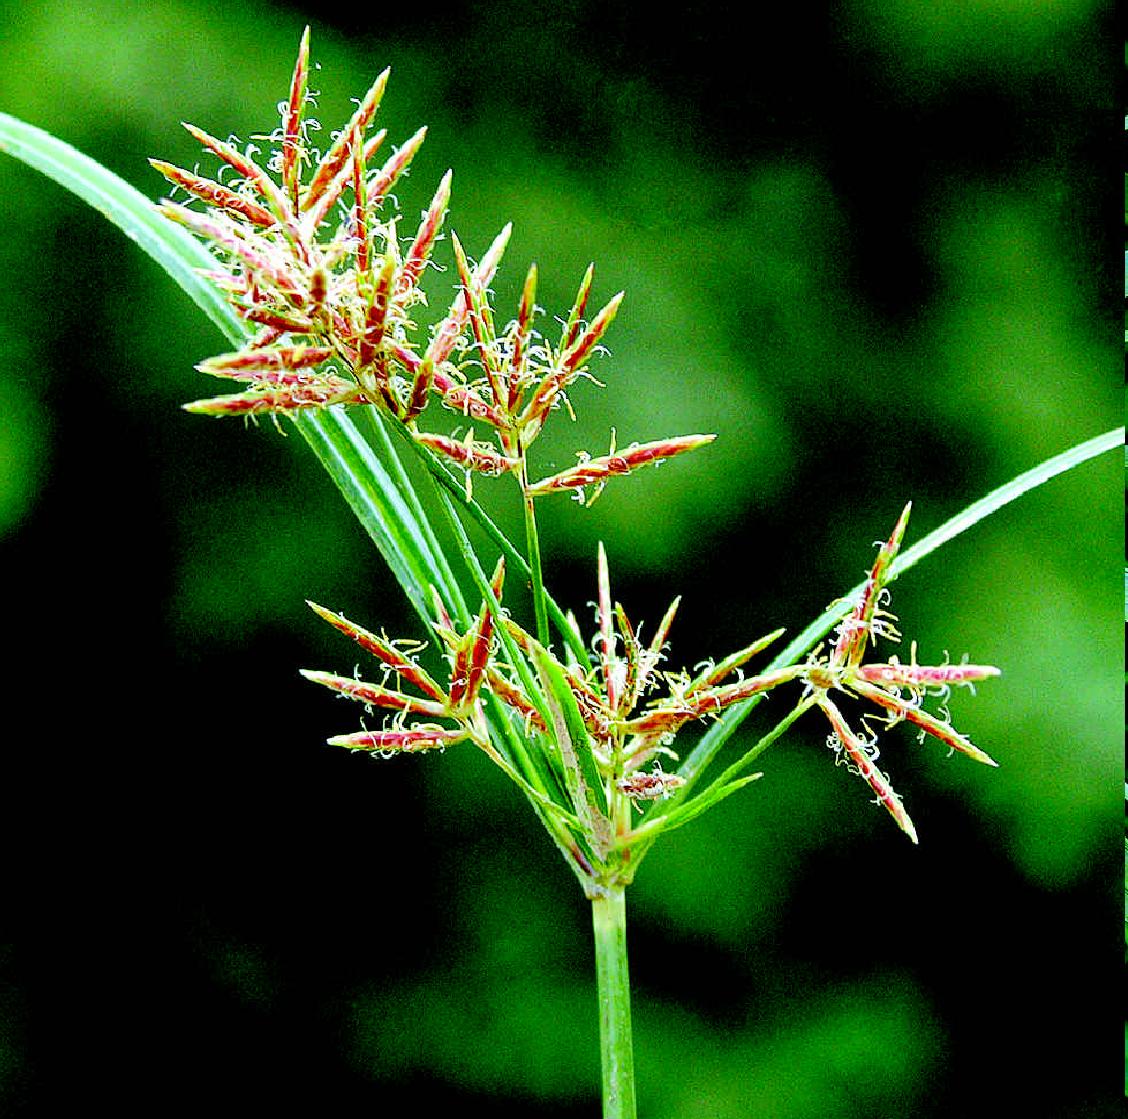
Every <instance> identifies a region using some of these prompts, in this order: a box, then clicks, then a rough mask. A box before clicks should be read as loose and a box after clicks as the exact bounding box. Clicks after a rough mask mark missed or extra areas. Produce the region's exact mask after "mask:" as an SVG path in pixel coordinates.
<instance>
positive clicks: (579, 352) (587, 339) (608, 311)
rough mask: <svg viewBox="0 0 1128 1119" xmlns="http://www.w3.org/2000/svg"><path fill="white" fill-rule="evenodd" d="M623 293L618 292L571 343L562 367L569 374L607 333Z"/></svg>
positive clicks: (584, 359)
mask: <svg viewBox="0 0 1128 1119" xmlns="http://www.w3.org/2000/svg"><path fill="white" fill-rule="evenodd" d="M624 294H625V293H624V292H619V293H618V294H617V295H615V296H614V297H613V298H612V299H611V301H610V302H609V303H608V304H607V305H606V306H605V307H604V308H603V310H601V311H600V312H599V314H598V315H596V316H595V318H594V319H593V320H592V323H591V325H590V326H589V327H588V328H587V330H585V331H584V332H583V334H582V335H581V336H580V337H579V338H578V339H576V341H575V342H573V343H572V344H571V345H570V346H569V347H568V349H567V350H565V352H564V359H563V362H562V364H563V367H564V368H565V369H566V370H568V371H569V372H571V371H573V370H576V369H579V368H580V366H581V365H583V363H584V362H585V361H586V360H587V358H588V356H589V355H590V354H591V351H592V350H593V349H595V347H596V346H597V345H598V343H599V340H600V339H601V338H602V337H603V335H604V334H606V333H607V328H608V327H609V326H610V325H611V323H612V321H613V320H614V318H615V315H616V314H617V313H618V311H619V304H620V303H622V302H623V296H624Z"/></svg>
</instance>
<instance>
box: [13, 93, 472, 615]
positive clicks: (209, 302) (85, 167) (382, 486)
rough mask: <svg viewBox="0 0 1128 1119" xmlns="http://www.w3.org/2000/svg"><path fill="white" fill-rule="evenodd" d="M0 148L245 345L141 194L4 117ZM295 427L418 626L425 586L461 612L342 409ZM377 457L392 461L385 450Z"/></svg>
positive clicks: (195, 251)
mask: <svg viewBox="0 0 1128 1119" xmlns="http://www.w3.org/2000/svg"><path fill="white" fill-rule="evenodd" d="M0 150H3V151H7V152H9V153H10V154H11V155H13V156H15V157H16V158H17V159H19V160H21V161H22V162H24V163H26V164H28V166H30V167H33V168H35V169H36V170H37V171H41V172H42V173H43V174H44V175H47V176H48V177H49V178H52V179H54V180H55V181H56V182H57V183H59V184H60V185H61V186H63V187H66V188H67V189H68V190H70V191H72V192H73V193H74V194H76V195H77V196H78V197H79V198H82V199H83V200H84V201H86V202H88V203H90V205H91V206H93V207H94V208H95V209H96V210H98V211H99V213H101V214H103V215H104V216H105V217H106V218H108V219H109V220H110V221H111V222H113V223H114V225H116V226H117V227H118V228H119V229H121V230H122V232H123V233H125V235H126V236H127V237H129V238H130V239H131V240H133V241H134V242H136V244H138V245H139V246H140V247H141V248H142V249H144V250H145V252H146V253H148V254H149V256H151V257H152V258H153V259H154V260H155V261H156V262H157V263H158V264H159V265H160V266H161V267H162V268H163V269H164V270H165V271H166V272H167V273H168V275H169V276H171V277H172V279H173V280H175V281H176V283H177V284H179V285H180V287H181V288H182V289H183V290H184V291H185V292H186V293H187V294H188V296H189V297H190V298H191V299H192V301H193V302H194V303H195V304H196V305H197V306H198V307H199V308H200V309H201V310H202V311H203V312H204V314H206V315H207V316H208V318H209V319H211V321H212V322H213V323H215V325H216V326H217V327H218V328H219V329H220V331H222V333H223V335H224V336H225V337H226V338H227V340H228V341H229V342H230V343H231V344H232V345H235V346H240V345H243V344H244V343H245V342H246V341H247V338H248V332H247V330H246V328H245V327H244V325H243V323H242V322H241V321H240V320H239V318H238V317H237V316H236V315H235V313H234V312H233V311H232V310H231V308H230V307H229V306H228V304H227V303H226V301H225V300H224V298H223V296H222V294H221V293H220V292H219V291H218V290H217V289H216V288H215V286H214V285H213V284H211V283H210V282H209V281H208V280H207V279H206V278H205V277H204V276H203V275H201V274H200V270H201V269H210V268H214V267H215V260H214V258H213V257H212V256H211V255H210V254H209V253H208V251H207V249H206V248H204V246H203V245H202V244H200V243H199V242H198V241H197V240H196V239H195V238H194V237H193V236H192V235H191V234H190V233H188V231H187V230H185V229H183V228H182V227H180V226H178V225H175V224H173V223H172V222H170V221H169V220H168V219H167V218H165V217H163V216H162V215H161V214H160V213H158V211H157V209H156V207H155V206H154V205H153V204H152V203H151V202H150V201H149V200H148V199H147V198H146V197H145V196H144V195H143V194H141V192H140V191H138V190H137V189H136V188H134V187H132V186H131V185H130V184H129V183H127V182H125V180H123V179H121V178H120V177H119V176H117V175H115V174H114V173H113V172H112V171H110V170H108V169H107V168H105V167H103V166H102V165H101V164H100V163H98V162H97V161H95V160H93V159H91V158H90V157H89V156H87V155H83V153H82V152H79V151H77V150H76V149H75V148H73V147H71V146H70V145H69V144H67V143H65V142H64V141H62V140H59V139H58V138H57V137H54V136H52V135H51V134H50V133H48V132H44V131H43V130H42V129H40V128H36V127H35V126H34V125H30V124H27V123H26V122H24V121H21V120H18V119H17V118H15V117H12V116H9V115H8V114H6V113H0ZM295 426H296V427H297V429H298V430H299V431H300V432H301V434H302V435H303V436H304V437H305V438H306V440H307V441H308V442H309V443H310V445H311V446H312V448H313V450H314V452H315V453H316V454H317V457H318V459H319V460H320V461H321V463H322V465H323V466H324V467H325V469H326V470H327V471H328V473H329V474H330V476H331V477H332V478H333V481H334V482H335V483H336V484H337V486H338V488H339V489H340V490H341V492H342V494H344V497H345V499H346V501H348V503H349V506H350V508H351V509H352V510H353V512H354V514H355V515H356V517H357V519H358V520H359V521H360V523H361V525H362V526H363V527H364V529H365V530H366V531H367V532H368V534H369V536H371V537H372V539H373V541H374V542H375V544H376V546H377V548H378V549H379V551H380V553H381V555H382V556H383V557H384V559H385V560H386V561H387V563H388V566H389V568H390V569H391V570H392V572H393V574H394V575H395V576H396V579H397V580H398V581H399V583H400V585H401V586H402V587H403V589H404V592H405V593H406V594H407V596H408V599H409V600H410V601H411V604H412V605H413V606H414V607H415V609H416V611H417V612H418V613H419V615H420V617H421V618H422V619H423V621H424V622H425V623H427V624H429V623H430V618H429V610H428V605H429V597H430V596H429V590H428V588H429V587H430V586H434V587H436V588H437V589H438V591H439V593H440V594H441V595H442V597H443V600H444V602H445V603H446V605H447V608H448V609H450V610H452V612H453V613H455V614H456V615H457V614H462V613H463V612H464V610H459V609H458V606H459V601H458V599H459V596H458V592H457V587H455V586H454V585H453V583H452V581H451V579H450V575H449V568H447V567H446V565H445V563H444V562H442V561H441V559H440V558H439V557H438V556H437V554H436V552H437V549H436V548H435V547H434V546H433V545H432V544H431V542H430V540H429V539H428V537H429V535H430V534H429V532H428V531H427V530H426V529H425V528H424V527H423V526H422V525H421V524H420V522H419V520H418V518H417V517H416V516H415V515H414V513H413V509H412V506H415V507H416V508H417V507H418V504H417V501H412V500H411V497H410V496H409V495H408V494H407V493H405V492H404V489H403V487H406V486H407V485H408V483H407V482H406V476H405V475H403V473H402V469H395V470H393V471H389V470H388V469H387V468H386V467H385V466H384V464H383V463H382V462H381V461H380V460H379V459H378V458H376V456H375V455H374V454H373V453H372V451H371V448H370V447H369V445H368V444H367V442H366V441H365V440H364V438H363V437H362V436H361V434H360V433H359V431H358V430H357V428H356V425H355V424H354V423H353V422H352V420H351V419H350V418H349V416H348V415H347V414H346V413H345V412H344V411H343V410H342V409H335V410H329V411H324V412H317V413H313V412H310V413H305V414H302V415H300V416H298V417H297V418H296V419H295ZM381 450H382V451H387V452H388V453H390V454H391V453H394V452H392V449H391V447H390V445H388V446H385V447H382V448H381ZM396 465H397V466H398V463H397V464H396ZM393 473H394V474H395V475H396V478H395V479H394V478H393ZM397 480H398V483H399V488H398V487H397Z"/></svg>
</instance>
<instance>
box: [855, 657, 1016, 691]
mask: <svg viewBox="0 0 1128 1119" xmlns="http://www.w3.org/2000/svg"><path fill="white" fill-rule="evenodd" d="M855 671H856V673H857V676H858V677H860V678H861V679H863V680H865V681H867V682H869V683H871V684H880V685H885V686H888V685H892V686H893V687H898V688H928V687H933V686H935V687H943V686H945V685H951V684H957V685H958V684H972V683H975V682H976V681H977V680H986V679H988V678H989V677H991V676H999V675H1001V673H1000V671H999V669H997V668H995V667H994V665H989V664H941V665H927V664H898V663H896V662H893V663H890V664H860V665H858V667H857V669H856V670H855Z"/></svg>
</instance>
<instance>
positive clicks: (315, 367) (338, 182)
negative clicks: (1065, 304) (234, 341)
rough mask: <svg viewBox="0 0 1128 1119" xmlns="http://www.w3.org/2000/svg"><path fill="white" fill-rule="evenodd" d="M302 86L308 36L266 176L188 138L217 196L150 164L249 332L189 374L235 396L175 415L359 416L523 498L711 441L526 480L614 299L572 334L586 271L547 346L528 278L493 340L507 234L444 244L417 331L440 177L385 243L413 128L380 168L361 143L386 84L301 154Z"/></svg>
mask: <svg viewBox="0 0 1128 1119" xmlns="http://www.w3.org/2000/svg"><path fill="white" fill-rule="evenodd" d="M308 74H309V32H308V29H307V31H306V33H305V35H304V36H303V38H302V42H301V47H300V49H299V53H298V60H297V64H296V66H295V68H294V75H293V80H292V82H291V86H290V94H289V97H288V99H287V100H286V101H283V102H282V103H281V118H282V120H281V125H280V127H279V128H278V129H277V130H276V132H275V133H274V134H273V135H272V137H271V138H270V139H271V141H273V144H274V145H275V147H274V150H273V152H272V154H271V157H270V159H268V160H267V166H266V167H263V166H261V165H260V164H259V163H257V162H256V161H255V160H254V159H253V158H252V157H251V154H248V152H244V151H240V150H239V149H238V148H237V147H236V146H234V145H233V144H232V143H229V142H227V141H224V140H220V139H217V138H216V137H214V136H211V135H209V134H208V133H206V132H204V131H202V130H201V129H199V128H196V127H194V126H192V125H186V126H185V127H186V128H188V131H189V132H190V133H191V134H192V136H193V137H194V138H195V139H197V140H198V141H199V142H200V143H201V144H202V145H203V147H204V148H205V149H206V150H207V151H208V152H210V153H211V154H212V155H213V156H215V157H218V159H219V160H220V162H221V164H222V165H223V166H222V169H221V175H225V176H226V181H225V182H220V181H218V179H208V178H205V177H203V176H201V175H199V174H197V173H195V172H190V171H186V170H183V169H181V168H178V167H174V166H172V165H171V164H169V163H165V162H163V161H160V160H153V161H151V162H152V163H153V166H154V167H155V168H156V169H157V170H158V171H160V172H161V174H163V175H164V176H165V177H166V178H167V179H168V180H169V181H170V182H171V183H173V184H174V185H175V186H176V187H178V188H180V189H181V190H183V191H185V192H186V193H187V194H189V195H190V196H192V198H193V199H195V200H197V201H198V202H202V203H203V204H204V208H203V209H202V210H201V209H197V208H193V207H191V206H186V205H181V204H179V203H176V202H172V201H165V202H163V203H162V204H161V207H160V209H161V211H162V212H163V213H164V214H165V216H166V217H168V218H170V219H172V220H173V221H176V222H178V223H180V224H182V225H184V226H186V227H187V228H188V229H190V230H192V231H193V232H194V233H196V234H198V235H199V236H200V237H202V238H204V239H205V240H206V241H207V242H208V243H209V244H210V246H211V247H212V250H213V252H214V253H215V255H216V258H217V268H216V269H215V270H213V271H212V273H211V277H212V279H213V280H214V281H215V283H216V284H217V285H218V286H219V287H220V288H221V289H222V290H223V291H224V292H225V293H226V295H227V297H228V299H229V301H230V302H231V304H232V306H233V307H234V309H235V311H236V312H237V313H238V314H239V316H240V317H241V318H242V319H243V320H244V321H245V322H246V323H248V324H249V325H250V326H251V327H253V328H254V329H255V334H254V337H253V339H252V340H251V341H250V342H249V343H248V344H247V345H246V346H245V347H243V348H242V349H240V350H239V351H237V352H235V353H226V354H220V355H218V356H216V357H212V358H209V359H208V360H206V361H204V362H202V363H201V364H200V366H199V368H200V369H201V370H202V371H203V372H205V373H208V374H211V375H212V376H215V377H219V378H224V379H227V380H232V381H237V382H241V383H242V384H243V385H244V386H245V388H244V390H243V391H240V392H236V393H231V394H228V395H224V396H217V397H213V398H210V399H206V400H199V401H196V402H194V403H192V404H189V405H187V408H188V409H189V410H190V411H193V412H202V413H206V414H210V415H216V416H238V415H242V416H255V415H261V414H273V415H279V414H290V413H294V412H297V411H300V410H303V409H311V408H312V409H317V408H325V407H329V406H333V405H346V406H348V405H365V406H372V407H376V408H379V409H382V410H384V411H385V412H386V413H388V414H389V415H391V416H392V417H394V418H395V419H396V420H398V421H399V422H401V423H403V424H404V425H406V426H407V428H408V429H409V430H410V431H411V433H412V435H413V436H414V438H415V439H416V440H417V441H418V442H419V443H420V444H422V445H424V446H426V447H428V448H430V449H431V450H432V451H435V452H437V453H438V454H440V455H442V456H445V457H446V458H447V459H450V460H453V461H454V462H455V463H456V464H457V465H458V466H459V467H461V468H462V469H464V470H466V471H467V478H468V479H469V477H470V472H477V473H482V474H487V475H497V474H506V473H513V474H514V475H515V476H517V477H518V479H519V480H520V482H521V484H522V486H523V488H524V489H525V491H526V492H527V493H528V494H529V495H532V496H538V495H541V494H545V493H551V492H554V491H561V490H566V491H572V492H573V493H574V494H576V495H577V496H582V494H583V492H584V490H585V487H589V486H591V487H594V488H595V490H596V492H598V488H599V487H601V485H602V484H603V483H604V482H605V481H606V479H608V478H610V477H612V476H615V475H619V474H626V473H629V472H630V471H632V470H634V469H636V468H638V467H641V466H645V465H647V464H648V463H652V462H657V461H659V460H661V459H665V458H670V457H672V456H674V455H677V454H681V453H682V452H684V451H688V450H692V449H694V448H695V447H699V446H701V445H702V444H703V443H706V442H708V441H709V440H711V439H712V438H713V437H712V436H711V435H691V436H682V437H678V438H672V439H665V440H660V441H656V442H652V443H645V444H641V445H632V446H631V447H628V448H626V449H624V450H622V451H619V452H616V451H615V450H614V448H612V451H611V453H610V454H607V455H601V456H596V457H592V456H590V455H587V454H581V456H580V458H581V462H580V463H579V465H578V466H576V467H574V468H572V469H569V470H564V471H562V472H559V473H557V474H554V475H551V476H550V477H546V478H542V479H539V480H537V481H530V480H529V478H528V477H527V474H526V466H525V463H526V459H525V452H526V450H527V449H528V447H529V446H530V444H531V443H532V442H533V440H535V439H536V437H537V435H538V434H539V433H540V431H541V429H542V427H543V425H544V423H545V420H546V419H547V417H548V416H549V415H550V414H551V413H552V412H553V411H554V410H556V409H558V408H560V407H562V406H563V407H564V408H567V407H568V400H567V390H568V388H569V386H570V385H572V384H573V383H574V382H575V381H576V380H577V379H578V378H580V377H583V376H585V375H587V363H588V361H589V359H591V358H592V357H593V355H595V354H596V353H597V352H598V350H599V348H600V342H601V339H602V338H603V335H604V333H605V332H606V330H607V328H608V326H610V324H611V322H612V320H613V319H614V317H615V314H616V312H617V310H618V308H619V304H620V302H621V300H622V293H621V292H620V293H619V294H618V295H616V296H615V297H614V298H613V299H611V300H610V302H608V303H607V304H606V306H604V307H603V308H602V309H601V310H599V311H598V312H597V313H596V314H595V315H594V317H592V318H591V320H590V322H589V321H588V320H587V318H586V314H587V304H588V296H589V293H590V291H591V284H592V269H590V268H589V269H588V271H587V273H586V275H585V276H584V278H583V281H582V283H581V285H580V288H579V291H578V293H577V296H576V299H575V302H574V303H573V305H572V308H571V310H570V312H569V313H568V315H567V317H566V319H565V321H564V325H563V329H562V331H561V335H560V338H559V341H558V342H556V343H555V344H554V343H552V342H550V341H549V340H547V339H546V338H544V337H543V336H542V335H541V334H540V333H539V332H538V331H537V330H536V329H535V324H534V313H535V310H536V306H535V299H536V282H537V272H536V267H535V265H534V266H532V267H530V269H529V271H528V275H527V277H526V281H525V285H524V289H523V292H522V296H521V300H520V306H519V308H518V311H517V315H516V317H515V318H514V319H513V321H512V322H510V323H508V325H506V326H505V327H504V328H503V329H501V330H498V329H497V327H496V326H495V321H494V311H493V308H492V306H491V303H490V291H489V284H490V281H491V279H492V277H493V275H494V273H495V271H496V269H497V267H498V264H499V262H500V260H501V257H502V254H503V252H504V251H505V247H506V244H507V242H508V239H509V232H510V228H509V226H506V227H505V228H504V229H503V230H502V231H501V233H500V234H499V235H498V236H497V238H496V239H495V240H494V242H493V244H492V245H491V246H490V247H489V248H488V249H487V251H486V253H485V254H484V255H483V256H482V258H481V260H480V261H479V262H478V263H477V265H476V266H474V267H471V265H470V262H469V261H468V260H467V257H466V254H465V252H464V251H463V249H462V246H461V244H460V243H459V241H458V238H457V236H455V235H454V234H451V238H450V240H451V245H452V247H453V253H454V259H455V264H456V267H457V275H458V290H457V293H456V294H455V296H454V298H453V301H452V303H451V304H450V308H449V310H448V311H447V313H446V315H445V317H444V318H443V319H442V320H441V322H439V323H438V325H437V326H435V327H434V328H433V329H432V330H430V331H429V332H427V331H424V330H423V329H421V328H420V327H419V325H418V324H417V323H416V322H415V320H414V319H413V314H415V313H416V308H418V307H419V306H420V305H425V304H426V303H427V297H426V295H425V293H424V291H423V280H424V278H425V275H426V272H427V269H428V265H429V263H430V262H431V260H432V253H433V250H434V248H435V245H436V242H437V241H438V239H439V236H440V231H441V230H442V228H443V225H444V222H445V221H446V217H447V211H448V208H449V205H450V197H451V173H450V172H449V171H448V172H447V173H446V175H444V176H443V179H442V181H441V182H440V184H439V187H438V189H437V190H436V192H435V194H434V197H433V198H432V200H431V203H430V205H429V206H428V208H427V210H426V212H425V213H424V214H423V217H422V220H421V221H420V223H419V226H418V228H417V229H416V231H415V234H414V237H413V238H412V239H411V241H410V243H406V244H405V243H401V239H400V234H399V218H398V215H396V214H395V213H387V214H386V213H385V211H386V210H388V211H391V210H392V209H393V208H392V207H391V206H390V205H388V203H389V199H390V198H391V191H392V188H393V187H394V186H395V184H396V183H397V181H398V180H399V179H400V177H401V176H402V175H403V174H404V172H405V171H407V169H408V167H409V165H410V164H411V162H412V160H413V159H414V157H415V155H416V153H417V152H418V150H419V148H420V146H421V144H422V143H423V139H424V136H425V134H426V130H425V129H420V130H419V131H418V132H416V133H415V135H413V136H412V137H411V138H410V139H409V140H408V141H407V142H406V143H404V144H403V145H402V147H400V148H399V149H398V150H396V151H394V152H393V153H392V154H391V155H389V156H387V157H386V158H384V159H383V160H382V161H380V156H381V154H382V152H381V149H382V147H383V144H384V140H385V138H386V131H385V130H383V129H381V130H380V131H378V132H375V133H373V134H370V126H371V124H372V121H373V118H374V117H375V115H376V111H377V109H378V107H379V105H380V102H381V99H382V97H383V94H384V90H385V87H386V85H387V81H388V71H387V70H385V71H384V72H383V73H382V74H381V75H380V76H379V77H378V78H377V79H376V81H375V82H374V83H373V85H372V87H371V89H369V91H368V93H367V94H366V95H365V97H364V99H363V100H362V101H361V103H360V105H359V106H358V108H357V109H356V112H355V113H354V114H353V117H352V119H351V120H350V121H349V123H348V124H347V125H346V126H345V128H344V129H342V130H341V131H340V132H339V133H338V134H336V138H335V139H334V140H333V141H332V144H331V145H330V147H329V149H328V151H326V152H325V153H324V154H320V153H315V152H314V151H312V150H311V148H310V146H309V144H308V142H307V132H308V131H309V130H310V125H311V123H312V122H311V121H310V120H309V119H308V118H307V116H306V112H305V110H306V106H307V102H308V101H309V98H310V94H309V92H308V89H307V82H308ZM405 240H406V239H405ZM434 400H437V401H439V402H440V403H441V404H442V405H443V406H445V408H447V409H449V410H451V411H453V412H455V413H457V414H458V416H459V417H461V418H462V419H463V420H464V421H467V420H468V421H471V422H472V423H478V424H480V425H482V426H484V427H485V428H487V429H491V430H492V435H493V440H492V442H488V441H485V440H479V439H476V438H475V436H474V429H473V427H472V426H470V427H469V428H468V430H467V431H466V433H465V435H463V436H461V437H458V438H455V437H454V436H453V435H451V434H445V433H432V432H425V431H420V430H419V429H418V421H419V419H420V417H421V415H422V414H423V412H424V410H425V409H426V407H427V405H428V404H429V403H431V402H432V401H434Z"/></svg>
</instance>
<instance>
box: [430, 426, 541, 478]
mask: <svg viewBox="0 0 1128 1119" xmlns="http://www.w3.org/2000/svg"><path fill="white" fill-rule="evenodd" d="M415 439H416V441H417V442H419V443H422V444H423V445H424V446H425V447H430V448H431V450H433V451H438V452H439V453H440V454H443V455H446V456H447V458H450V459H453V460H454V461H455V462H456V463H458V465H459V466H461V467H463V468H464V469H466V470H475V471H477V472H478V473H480V474H491V475H496V474H505V473H506V472H508V471H510V470H517V469H519V468H520V466H521V462H520V460H519V459H512V458H506V457H505V456H504V455H502V454H499V453H498V452H497V451H495V450H494V449H493V448H492V447H488V446H487V445H486V444H484V443H477V442H474V441H472V440H465V439H463V440H459V439H452V438H451V437H450V436H449V435H433V434H431V433H430V432H418V433H416V435H415Z"/></svg>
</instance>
